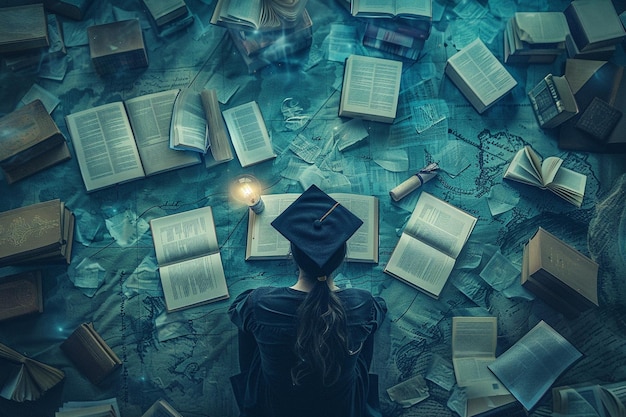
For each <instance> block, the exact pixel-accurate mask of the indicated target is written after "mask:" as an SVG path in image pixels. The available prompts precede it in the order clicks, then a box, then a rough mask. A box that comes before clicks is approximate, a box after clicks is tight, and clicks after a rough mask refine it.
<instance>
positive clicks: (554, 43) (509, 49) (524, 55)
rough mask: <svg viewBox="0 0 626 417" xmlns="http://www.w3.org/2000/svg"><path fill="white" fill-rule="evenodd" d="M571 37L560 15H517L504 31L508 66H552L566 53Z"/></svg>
mask: <svg viewBox="0 0 626 417" xmlns="http://www.w3.org/2000/svg"><path fill="white" fill-rule="evenodd" d="M568 34H569V28H568V26H567V20H566V19H565V15H563V13H561V12H517V13H515V15H514V16H513V17H512V18H510V19H509V20H508V21H507V23H506V26H505V30H504V62H505V63H506V64H538V63H551V62H553V61H554V60H555V59H556V58H557V57H558V56H559V55H561V54H562V53H564V52H565V49H566V48H565V38H566V36H567V35H568Z"/></svg>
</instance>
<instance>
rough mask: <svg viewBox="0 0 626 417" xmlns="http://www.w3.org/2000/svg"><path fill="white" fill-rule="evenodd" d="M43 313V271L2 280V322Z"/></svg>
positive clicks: (0, 316) (0, 305) (0, 286)
mask: <svg viewBox="0 0 626 417" xmlns="http://www.w3.org/2000/svg"><path fill="white" fill-rule="evenodd" d="M41 312H43V297H42V291H41V271H39V270H34V271H27V272H22V273H19V274H15V275H10V276H8V277H3V278H0V321H2V320H7V319H12V318H15V317H21V316H24V315H28V314H33V313H41Z"/></svg>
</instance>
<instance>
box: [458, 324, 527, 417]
mask: <svg viewBox="0 0 626 417" xmlns="http://www.w3.org/2000/svg"><path fill="white" fill-rule="evenodd" d="M497 345H498V319H497V317H492V316H488V317H464V316H455V317H452V366H453V369H454V375H455V378H456V382H457V385H458V386H459V387H463V390H464V391H465V396H466V398H467V404H466V411H465V412H466V414H465V415H466V417H473V416H475V415H478V414H482V413H484V412H487V411H490V410H491V409H493V408H499V407H502V406H504V405H506V404H510V403H514V402H516V400H515V397H513V395H511V393H510V392H509V390H507V389H506V388H505V387H504V386H503V385H502V384H501V383H500V381H498V379H497V378H496V377H495V376H494V375H493V373H492V372H491V371H490V370H489V368H487V365H489V364H490V363H492V362H493V361H494V360H495V359H496V347H497Z"/></svg>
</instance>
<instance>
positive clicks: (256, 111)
mask: <svg viewBox="0 0 626 417" xmlns="http://www.w3.org/2000/svg"><path fill="white" fill-rule="evenodd" d="M222 115H223V116H224V121H225V122H226V127H227V128H228V132H229V133H230V138H231V141H232V143H233V147H234V148H235V153H236V154H237V158H239V163H240V164H241V166H242V167H244V168H245V167H248V166H250V165H254V164H258V163H259V162H263V161H267V160H268V159H273V158H276V153H275V152H274V148H273V147H272V141H271V139H270V135H269V132H268V131H267V127H266V126H265V120H263V115H262V114H261V109H260V108H259V105H258V103H257V102H256V101H250V102H248V103H245V104H241V105H239V106H236V107H233V108H230V109H227V110H224V111H223V112H222Z"/></svg>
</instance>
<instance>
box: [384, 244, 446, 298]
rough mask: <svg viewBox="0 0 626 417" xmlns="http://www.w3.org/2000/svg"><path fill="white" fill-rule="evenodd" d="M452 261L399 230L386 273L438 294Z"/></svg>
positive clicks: (432, 293)
mask: <svg viewBox="0 0 626 417" xmlns="http://www.w3.org/2000/svg"><path fill="white" fill-rule="evenodd" d="M454 262H455V260H454V258H452V257H450V256H448V255H446V254H445V253H443V252H440V251H438V250H437V249H435V248H433V247H431V246H429V245H427V244H426V243H424V242H421V241H419V240H417V239H415V238H414V237H412V236H410V235H408V234H406V233H402V235H401V236H400V240H399V241H398V244H397V245H396V247H395V249H394V250H393V253H392V254H391V258H389V262H387V266H386V267H385V272H387V273H390V274H391V275H393V276H395V277H397V278H400V279H401V280H403V281H405V282H407V283H409V284H411V285H413V286H414V287H416V288H418V289H420V290H423V291H425V292H426V293H427V294H429V295H431V296H434V297H438V296H439V294H440V293H441V290H442V289H443V286H444V285H445V283H446V281H447V280H448V277H449V276H450V273H451V272H452V268H453V267H454Z"/></svg>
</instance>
